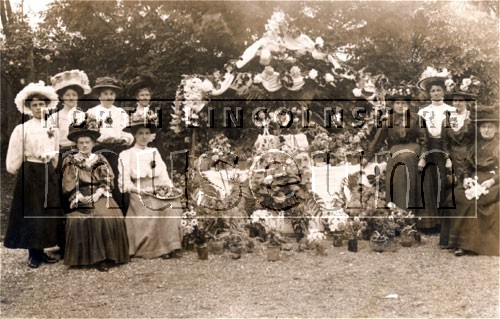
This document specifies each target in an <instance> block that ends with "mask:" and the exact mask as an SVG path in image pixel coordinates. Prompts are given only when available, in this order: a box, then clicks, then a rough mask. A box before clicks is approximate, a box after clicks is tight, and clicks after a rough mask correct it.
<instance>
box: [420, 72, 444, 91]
mask: <svg viewBox="0 0 500 319" xmlns="http://www.w3.org/2000/svg"><path fill="white" fill-rule="evenodd" d="M449 75H450V74H449V72H448V70H447V69H442V70H441V71H438V70H436V69H435V68H433V67H430V66H429V67H427V69H426V70H425V71H424V72H423V73H422V75H421V76H420V80H419V81H418V83H417V86H418V87H419V88H420V89H421V90H423V91H426V92H427V91H428V90H429V85H431V84H435V83H439V84H440V85H441V86H443V87H445V84H444V82H445V81H446V79H448V77H449Z"/></svg>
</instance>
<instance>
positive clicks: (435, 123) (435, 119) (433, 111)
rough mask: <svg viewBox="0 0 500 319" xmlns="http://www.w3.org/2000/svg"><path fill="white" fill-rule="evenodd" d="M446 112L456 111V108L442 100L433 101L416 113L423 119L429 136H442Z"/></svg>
mask: <svg viewBox="0 0 500 319" xmlns="http://www.w3.org/2000/svg"><path fill="white" fill-rule="evenodd" d="M447 112H450V113H456V112H457V109H456V108H455V107H453V106H451V105H448V104H446V103H444V102H443V101H439V102H436V101H433V102H432V103H431V104H430V105H428V106H426V107H424V108H422V109H420V110H419V111H418V115H419V116H420V117H422V118H423V119H424V120H425V124H426V127H427V131H428V133H429V137H431V138H441V137H442V136H441V135H442V129H443V123H445V121H446V117H447Z"/></svg>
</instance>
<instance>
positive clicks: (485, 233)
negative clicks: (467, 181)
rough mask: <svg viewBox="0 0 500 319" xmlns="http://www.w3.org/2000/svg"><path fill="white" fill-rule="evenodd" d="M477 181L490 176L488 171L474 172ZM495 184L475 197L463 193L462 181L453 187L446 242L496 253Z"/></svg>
mask: <svg viewBox="0 0 500 319" xmlns="http://www.w3.org/2000/svg"><path fill="white" fill-rule="evenodd" d="M477 174H478V181H479V183H482V182H483V181H485V180H487V179H489V178H491V174H490V173H486V172H479V171H478V172H477ZM498 192H499V186H498V184H495V185H494V186H492V187H491V188H490V189H489V193H488V194H486V195H482V196H481V197H480V198H479V199H478V200H477V201H476V200H474V199H472V200H468V199H467V198H466V197H465V190H464V188H463V185H459V186H458V187H457V188H456V191H455V200H456V206H457V208H456V209H454V210H451V209H450V210H449V215H450V216H452V217H453V218H451V219H450V235H449V246H450V247H452V248H461V249H464V250H467V251H472V252H475V253H477V254H480V255H491V256H498V255H499V241H500V238H499V231H500V230H499V227H500V225H499V208H500V207H499V193H498Z"/></svg>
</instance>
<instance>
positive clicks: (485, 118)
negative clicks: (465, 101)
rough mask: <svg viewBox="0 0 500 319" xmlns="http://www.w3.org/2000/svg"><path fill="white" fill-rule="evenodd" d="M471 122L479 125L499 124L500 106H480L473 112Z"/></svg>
mask: <svg viewBox="0 0 500 319" xmlns="http://www.w3.org/2000/svg"><path fill="white" fill-rule="evenodd" d="M471 120H472V121H474V122H476V123H477V124H482V123H485V122H494V123H497V124H498V122H499V121H500V119H499V118H498V106H478V107H477V108H476V110H475V111H472V112H471Z"/></svg>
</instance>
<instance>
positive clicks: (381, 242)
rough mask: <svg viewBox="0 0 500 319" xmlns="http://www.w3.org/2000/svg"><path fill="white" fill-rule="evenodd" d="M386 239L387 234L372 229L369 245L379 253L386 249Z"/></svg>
mask: <svg viewBox="0 0 500 319" xmlns="http://www.w3.org/2000/svg"><path fill="white" fill-rule="evenodd" d="M387 241H388V238H387V236H385V235H383V234H381V233H379V232H378V231H374V232H373V234H372V235H371V237H370V246H371V248H372V249H373V251H376V252H380V253H381V252H383V251H384V250H385V249H386V246H387Z"/></svg>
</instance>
